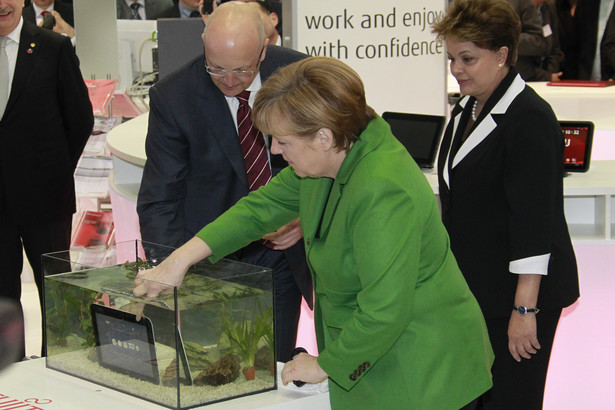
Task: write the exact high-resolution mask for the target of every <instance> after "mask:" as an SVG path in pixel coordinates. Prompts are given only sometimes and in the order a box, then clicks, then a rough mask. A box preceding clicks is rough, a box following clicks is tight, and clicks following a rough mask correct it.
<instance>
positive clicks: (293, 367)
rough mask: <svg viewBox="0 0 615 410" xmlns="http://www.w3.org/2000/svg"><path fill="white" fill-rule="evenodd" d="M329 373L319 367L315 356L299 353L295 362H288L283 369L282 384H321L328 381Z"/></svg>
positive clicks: (294, 359)
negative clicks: (298, 381) (295, 381)
mask: <svg viewBox="0 0 615 410" xmlns="http://www.w3.org/2000/svg"><path fill="white" fill-rule="evenodd" d="M327 377H328V376H327V373H325V371H324V370H323V369H322V368H321V367H320V366H319V365H318V361H317V360H316V357H315V356H312V355H309V354H307V353H299V354H298V355H297V356H295V357H294V358H293V360H291V361H289V362H286V364H285V365H284V368H283V369H282V383H283V384H284V386H286V385H287V384H288V383H289V382H292V381H293V380H300V381H302V382H306V383H320V382H322V381H324V380H326V379H327Z"/></svg>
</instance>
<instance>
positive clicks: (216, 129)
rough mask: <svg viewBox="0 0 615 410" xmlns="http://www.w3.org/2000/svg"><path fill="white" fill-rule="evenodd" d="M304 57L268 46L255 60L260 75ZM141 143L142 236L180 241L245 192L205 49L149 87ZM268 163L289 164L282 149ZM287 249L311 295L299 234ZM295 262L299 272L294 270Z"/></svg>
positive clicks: (231, 128) (237, 149)
mask: <svg viewBox="0 0 615 410" xmlns="http://www.w3.org/2000/svg"><path fill="white" fill-rule="evenodd" d="M305 57H306V56H305V55H304V54H301V53H299V52H297V51H294V50H291V49H286V48H282V47H277V46H268V47H267V54H266V57H265V60H264V61H263V62H262V64H261V67H260V74H261V79H262V81H265V80H266V79H267V78H268V77H269V76H270V75H271V74H272V73H273V72H274V71H275V70H276V69H277V68H278V67H281V66H284V65H287V64H290V63H293V62H295V61H298V60H300V59H302V58H305ZM270 146H271V145H270ZM145 150H146V154H147V162H146V164H145V168H144V171H143V179H142V180H141V187H140V190H139V196H138V201H137V212H138V214H139V224H140V227H141V238H142V239H143V240H144V241H148V242H154V243H160V244H164V245H168V246H173V247H177V246H180V245H182V244H184V243H185V242H186V241H187V240H189V239H191V238H192V237H194V235H196V233H197V232H198V231H199V230H200V229H201V228H203V227H204V226H205V225H207V224H208V223H210V222H212V221H213V220H214V219H216V218H217V217H218V216H220V215H221V214H222V213H224V211H226V210H227V209H228V208H230V207H231V206H233V205H234V204H235V203H236V202H237V201H238V200H239V199H240V198H242V197H244V196H246V195H248V192H249V190H248V181H247V176H246V169H245V164H244V160H243V155H242V153H241V146H240V144H239V137H238V136H237V130H236V128H235V123H234V122H233V118H232V116H231V112H230V110H229V108H228V104H227V102H226V99H225V98H224V95H223V94H222V93H221V92H220V90H219V89H218V88H217V87H216V86H215V85H214V83H213V82H212V80H211V77H210V76H209V74H207V72H206V71H205V57H204V56H200V57H198V58H196V59H194V60H193V61H192V62H190V63H188V64H187V65H185V66H184V67H183V68H180V69H179V70H178V71H176V72H175V73H172V74H170V75H169V76H167V77H165V78H164V79H162V80H161V81H159V82H158V83H157V84H156V85H155V86H153V87H152V88H151V89H150V113H149V126H148V131H147V140H146V144H145ZM271 164H272V171H273V174H274V175H276V174H277V173H278V172H279V171H280V170H281V169H282V168H283V167H285V166H287V165H288V164H287V163H286V162H285V161H284V160H283V159H282V157H281V156H280V155H272V157H271ZM285 254H286V256H287V260H288V263H289V265H290V267H291V269H292V270H293V274H294V275H295V279H296V281H297V284H298V285H299V288H300V289H301V291H302V292H303V295H304V297H305V299H306V301H308V302H310V303H311V300H312V288H311V279H310V278H311V277H310V274H309V272H308V271H307V265H305V253H304V251H303V243H302V241H300V242H299V243H298V244H296V245H295V246H293V247H291V248H290V249H288V250H286V251H285ZM297 266H301V268H298V267H297ZM297 270H301V271H302V272H301V273H299V274H297V273H296V272H297Z"/></svg>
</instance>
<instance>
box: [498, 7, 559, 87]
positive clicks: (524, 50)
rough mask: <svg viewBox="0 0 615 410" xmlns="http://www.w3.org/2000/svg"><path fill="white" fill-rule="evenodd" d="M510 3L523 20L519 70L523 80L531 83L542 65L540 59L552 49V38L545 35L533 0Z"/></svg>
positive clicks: (519, 47) (519, 48)
mask: <svg viewBox="0 0 615 410" xmlns="http://www.w3.org/2000/svg"><path fill="white" fill-rule="evenodd" d="M508 3H510V5H511V6H512V7H513V8H514V9H515V11H516V12H517V14H518V15H519V18H520V19H521V35H520V37H519V46H518V56H517V69H518V70H519V72H520V73H521V76H522V77H523V78H525V79H526V80H528V81H530V80H533V79H534V77H535V73H534V70H535V67H536V66H537V65H540V63H539V61H540V59H541V58H542V56H544V55H546V54H547V53H548V52H549V50H550V49H551V46H552V36H551V37H550V38H548V37H545V36H544V35H543V31H542V30H543V29H542V27H543V21H542V16H541V15H540V11H539V10H538V8H537V7H536V6H535V5H534V2H533V1H532V0H508ZM537 60H538V63H537Z"/></svg>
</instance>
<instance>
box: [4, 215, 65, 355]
mask: <svg viewBox="0 0 615 410" xmlns="http://www.w3.org/2000/svg"><path fill="white" fill-rule="evenodd" d="M71 228H72V216H71V215H69V216H67V217H64V218H62V219H61V220H58V221H52V222H45V223H33V224H29V225H16V224H14V223H12V221H11V220H10V218H8V217H7V216H6V215H2V216H1V218H0V238H1V240H2V246H0V261H2V268H0V269H1V270H0V272H1V273H0V275H1V276H0V277H1V281H2V283H1V286H0V297H4V298H7V299H11V300H14V301H16V302H17V303H19V304H20V305H19V306H21V303H20V298H21V271H22V268H23V251H22V246H23V250H25V253H26V256H27V258H28V261H29V262H30V266H32V271H33V273H34V280H35V282H36V286H37V288H38V296H39V300H40V303H41V307H42V306H43V269H42V263H41V256H42V255H43V254H45V253H49V252H56V251H63V250H67V249H68V248H69V247H70V235H71ZM41 313H42V314H43V315H44V312H41ZM22 353H23V354H22V355H21V357H23V356H25V345H24V348H23V352H22ZM42 354H43V355H44V354H45V328H44V324H43V348H42Z"/></svg>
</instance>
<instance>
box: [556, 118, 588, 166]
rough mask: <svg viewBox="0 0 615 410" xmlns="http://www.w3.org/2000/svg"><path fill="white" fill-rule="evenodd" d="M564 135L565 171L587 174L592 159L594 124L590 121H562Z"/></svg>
mask: <svg viewBox="0 0 615 410" xmlns="http://www.w3.org/2000/svg"><path fill="white" fill-rule="evenodd" d="M560 126H561V128H562V133H563V134H564V147H565V148H564V170H565V171H566V172H586V171H587V170H588V169H589V163H590V159H591V150H592V141H593V136H594V124H593V123H592V122H590V121H560Z"/></svg>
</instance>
